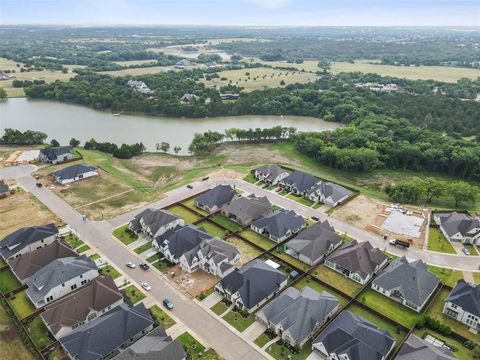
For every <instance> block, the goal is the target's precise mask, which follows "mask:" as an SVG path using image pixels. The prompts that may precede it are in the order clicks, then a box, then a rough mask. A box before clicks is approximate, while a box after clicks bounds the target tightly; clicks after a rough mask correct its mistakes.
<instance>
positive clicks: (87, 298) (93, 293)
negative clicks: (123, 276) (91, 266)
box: [40, 276, 122, 335]
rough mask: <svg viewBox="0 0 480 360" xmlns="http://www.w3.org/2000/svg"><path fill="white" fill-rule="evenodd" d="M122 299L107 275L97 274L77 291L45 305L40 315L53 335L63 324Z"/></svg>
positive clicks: (73, 323)
mask: <svg viewBox="0 0 480 360" xmlns="http://www.w3.org/2000/svg"><path fill="white" fill-rule="evenodd" d="M120 299H122V294H121V293H120V291H119V290H118V288H117V286H116V285H115V283H114V281H113V279H112V278H111V277H109V276H98V277H97V278H95V279H94V280H92V281H91V282H90V283H89V284H88V285H86V286H85V287H83V288H82V289H80V290H79V291H77V292H75V293H73V294H71V295H68V296H66V297H64V298H62V299H60V300H58V301H56V302H54V303H53V304H51V305H48V306H46V307H45V311H44V312H43V313H42V314H41V315H40V316H41V317H42V319H43V320H44V321H45V323H47V324H48V325H49V327H50V330H51V331H52V333H53V334H54V335H55V334H56V333H58V331H59V330H60V329H61V328H62V327H63V326H72V325H75V324H77V323H78V322H80V321H84V320H85V319H86V318H87V315H88V314H89V313H90V311H91V310H95V311H99V310H102V309H104V308H106V307H107V306H109V305H111V304H113V303H115V302H117V301H118V300H120Z"/></svg>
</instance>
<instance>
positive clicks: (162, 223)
mask: <svg viewBox="0 0 480 360" xmlns="http://www.w3.org/2000/svg"><path fill="white" fill-rule="evenodd" d="M183 225H185V221H184V220H183V219H182V218H181V217H179V216H176V215H173V214H171V213H169V212H168V211H165V210H153V209H145V210H143V211H142V212H141V213H140V214H138V215H137V216H135V217H134V218H133V219H132V220H131V221H130V222H129V223H128V228H129V229H130V230H132V231H133V232H134V233H135V234H139V233H141V232H143V233H144V234H145V235H148V236H149V237H150V238H152V239H154V238H156V237H158V236H160V235H162V234H164V233H165V232H166V231H168V230H172V229H175V228H176V227H177V226H183Z"/></svg>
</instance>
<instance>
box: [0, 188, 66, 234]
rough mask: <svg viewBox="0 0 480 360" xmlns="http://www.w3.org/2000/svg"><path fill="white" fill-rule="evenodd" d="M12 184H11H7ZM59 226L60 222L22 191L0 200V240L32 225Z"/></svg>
mask: <svg viewBox="0 0 480 360" xmlns="http://www.w3.org/2000/svg"><path fill="white" fill-rule="evenodd" d="M8 183H9V184H12V182H11V181H10V182H8ZM52 222H53V223H55V224H57V225H60V220H59V219H58V218H56V217H55V215H53V214H52V213H51V212H50V211H49V210H48V209H47V208H46V207H44V206H43V205H41V204H40V203H39V202H38V201H37V200H36V199H35V198H34V197H33V196H32V195H30V194H29V193H26V192H25V191H23V190H18V191H17V192H15V193H14V194H12V195H10V196H7V197H6V198H5V199H0V239H1V238H3V237H4V236H6V235H8V234H10V233H12V232H14V231H16V230H18V229H20V228H22V227H25V226H32V225H47V224H50V223H52Z"/></svg>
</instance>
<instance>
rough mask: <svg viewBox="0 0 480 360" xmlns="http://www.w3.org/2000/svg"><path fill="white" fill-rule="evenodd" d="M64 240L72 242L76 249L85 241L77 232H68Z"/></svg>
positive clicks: (71, 244)
mask: <svg viewBox="0 0 480 360" xmlns="http://www.w3.org/2000/svg"><path fill="white" fill-rule="evenodd" d="M64 240H65V241H66V242H67V243H68V244H70V246H71V247H72V248H74V249H76V248H78V247H79V246H82V245H83V244H84V242H83V241H82V240H80V239H79V238H78V236H77V235H75V234H68V235H66V236H65V237H64Z"/></svg>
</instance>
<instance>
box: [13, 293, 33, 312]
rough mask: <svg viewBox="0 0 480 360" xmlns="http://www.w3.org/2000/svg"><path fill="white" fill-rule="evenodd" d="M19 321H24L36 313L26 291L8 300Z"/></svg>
mask: <svg viewBox="0 0 480 360" xmlns="http://www.w3.org/2000/svg"><path fill="white" fill-rule="evenodd" d="M8 302H9V303H10V305H11V306H12V308H13V310H14V311H15V313H16V314H17V316H18V318H19V319H24V318H26V317H27V316H28V315H30V314H32V313H33V312H34V311H35V307H34V306H33V304H32V302H31V301H30V299H29V298H28V296H27V294H26V292H25V291H21V292H19V293H17V294H15V295H13V296H11V297H10V298H9V300H8Z"/></svg>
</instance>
